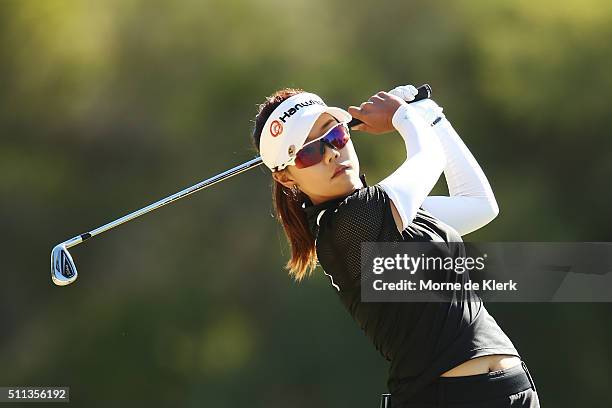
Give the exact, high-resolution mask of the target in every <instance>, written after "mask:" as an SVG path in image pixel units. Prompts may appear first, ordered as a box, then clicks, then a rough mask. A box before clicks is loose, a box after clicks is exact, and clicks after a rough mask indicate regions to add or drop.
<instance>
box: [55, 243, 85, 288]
mask: <svg viewBox="0 0 612 408" xmlns="http://www.w3.org/2000/svg"><path fill="white" fill-rule="evenodd" d="M77 276H78V275H77V269H76V266H75V265H74V261H73V260H72V257H71V256H70V252H68V249H66V245H65V244H59V245H56V246H55V248H53V251H51V279H52V280H53V283H55V284H56V285H58V286H65V285H69V284H71V283H72V282H74V281H75V280H76V278H77Z"/></svg>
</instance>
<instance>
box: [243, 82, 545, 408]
mask: <svg viewBox="0 0 612 408" xmlns="http://www.w3.org/2000/svg"><path fill="white" fill-rule="evenodd" d="M416 94H417V90H416V88H415V87H413V86H411V85H407V86H401V87H397V88H395V89H394V90H392V91H390V92H388V93H387V92H382V91H381V92H379V93H377V94H376V95H374V96H372V97H371V98H370V99H369V100H368V101H367V102H364V103H362V104H361V105H360V106H359V107H356V106H351V107H349V108H348V112H347V111H345V110H343V109H340V108H336V107H329V106H327V105H326V104H325V103H324V102H323V100H322V99H321V98H320V97H319V96H318V95H316V94H313V93H309V92H304V91H303V90H301V89H292V88H285V89H282V90H279V91H277V92H275V93H274V94H272V95H271V96H269V97H268V98H266V101H265V102H264V103H262V104H261V105H260V106H259V111H258V114H257V116H256V118H255V127H254V130H253V142H254V144H255V146H256V148H257V149H258V151H259V153H260V155H261V158H262V160H263V162H264V164H265V165H266V166H267V167H268V168H269V169H270V170H272V176H273V179H274V180H273V183H272V184H273V186H272V190H273V197H272V198H273V201H274V208H275V211H276V214H277V217H278V220H279V222H280V223H281V224H282V226H283V228H284V230H285V233H286V235H287V239H288V240H289V243H290V245H291V259H290V260H289V261H288V263H287V265H286V267H287V269H288V270H289V273H290V274H291V275H292V276H293V277H294V278H295V279H296V280H297V281H299V280H301V279H302V278H304V277H305V276H308V275H310V273H311V272H312V271H313V269H314V268H315V267H316V266H317V263H320V265H321V266H322V267H323V269H324V273H325V274H326V275H327V276H328V277H329V279H330V285H331V287H332V288H333V290H334V292H336V293H337V295H338V296H339V297H340V300H341V301H342V303H343V304H344V306H345V307H346V309H347V310H348V312H349V313H350V314H351V316H352V317H353V319H354V320H355V321H356V322H357V323H358V324H359V325H360V327H361V328H362V330H363V331H364V332H365V334H366V336H367V337H368V338H369V339H370V340H371V341H372V342H373V343H374V345H375V346H376V348H377V350H378V351H379V352H380V353H381V355H382V356H383V357H385V358H386V359H387V360H389V361H390V362H391V364H390V368H389V378H388V380H387V386H388V390H389V393H385V394H383V395H382V396H381V406H384V407H392V408H404V407H539V401H538V395H537V393H536V387H535V384H534V382H533V379H532V377H531V375H530V374H529V371H528V370H527V366H526V364H525V363H524V362H523V361H522V359H521V356H520V354H519V353H518V351H517V350H516V348H515V347H514V345H513V344H512V342H511V341H510V339H509V338H508V336H506V334H505V333H504V332H503V331H502V329H501V328H500V327H499V325H498V324H497V322H496V321H495V319H494V318H493V317H492V316H491V315H490V314H489V313H488V312H487V310H486V309H485V307H484V305H483V303H482V301H481V300H480V298H479V297H477V296H475V295H474V294H473V293H470V292H469V291H463V292H462V293H463V295H462V296H463V297H461V298H459V299H458V300H457V301H453V302H362V301H361V292H360V283H361V281H360V278H361V264H360V256H361V243H362V242H401V241H420V242H428V241H431V242H446V243H448V242H461V241H462V239H461V236H462V235H465V234H468V233H470V232H472V231H475V230H477V229H478V228H481V227H482V226H484V225H486V224H487V223H489V222H490V221H491V220H492V219H493V218H495V216H496V215H497V213H498V207H497V203H496V201H495V198H494V196H493V193H492V191H491V187H490V185H489V183H488V181H487V179H486V177H485V175H484V173H483V172H482V169H481V168H480V166H479V165H478V163H477V162H476V160H475V159H474V157H473V156H472V154H471V153H470V151H469V149H468V148H467V147H466V146H465V144H464V143H463V141H462V140H461V139H460V137H459V135H458V134H457V133H456V132H455V130H454V129H453V127H452V126H451V124H450V123H449V121H448V120H447V119H446V117H445V115H444V114H442V108H441V107H440V106H438V105H437V104H436V103H435V102H434V101H433V100H431V99H425V100H422V101H418V102H413V103H411V104H408V103H407V102H406V101H410V100H413V99H414V96H415V95H416ZM353 117H354V118H356V119H359V120H361V121H362V122H363V124H360V125H358V126H356V127H354V128H353V129H356V130H361V131H364V132H368V133H371V134H382V133H387V132H390V131H393V130H397V131H398V132H399V134H400V135H401V136H402V138H403V139H404V142H405V145H406V151H407V158H406V160H405V161H404V163H403V164H402V165H401V166H400V167H399V168H397V169H396V170H395V171H394V172H393V173H392V174H390V175H389V176H387V177H386V178H385V179H384V180H382V181H381V182H379V183H377V184H375V185H373V186H368V185H367V183H366V179H365V174H361V175H360V172H359V160H358V158H357V153H356V152H355V148H354V146H353V144H352V141H351V139H350V133H349V128H348V125H347V124H348V122H349V121H350V120H351V119H352V118H353ZM442 172H444V175H445V178H446V182H447V184H448V189H449V193H450V197H444V196H428V194H429V192H430V191H431V190H432V188H433V187H434V185H435V184H436V181H437V180H438V178H439V177H440V175H441V174H442ZM464 295H465V296H464Z"/></svg>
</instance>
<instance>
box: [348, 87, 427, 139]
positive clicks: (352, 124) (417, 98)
mask: <svg viewBox="0 0 612 408" xmlns="http://www.w3.org/2000/svg"><path fill="white" fill-rule="evenodd" d="M417 90H418V91H419V92H418V93H417V94H416V96H415V97H414V99H413V100H411V101H406V102H408V103H413V102H417V101H421V100H423V99H429V98H431V86H430V85H429V84H423V85H421V86H419V87H418V88H417ZM361 123H363V122H362V121H360V120H359V119H355V118H353V119H352V120H351V121H350V122H349V123H348V127H349V129H352V128H353V127H355V126H357V125H359V124H361Z"/></svg>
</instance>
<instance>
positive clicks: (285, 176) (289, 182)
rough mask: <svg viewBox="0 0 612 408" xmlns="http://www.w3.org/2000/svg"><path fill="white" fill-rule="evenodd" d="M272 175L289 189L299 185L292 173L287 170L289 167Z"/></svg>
mask: <svg viewBox="0 0 612 408" xmlns="http://www.w3.org/2000/svg"><path fill="white" fill-rule="evenodd" d="M272 177H274V180H276V181H277V182H279V183H280V184H282V185H283V186H285V187H287V188H289V189H291V188H293V187H294V186H296V185H297V184H296V183H295V180H294V179H293V177H291V175H290V174H289V172H288V171H287V169H283V170H280V171H274V172H272Z"/></svg>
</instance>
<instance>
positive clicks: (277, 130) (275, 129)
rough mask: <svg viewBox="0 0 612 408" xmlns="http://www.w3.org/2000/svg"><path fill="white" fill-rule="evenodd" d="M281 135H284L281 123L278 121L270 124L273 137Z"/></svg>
mask: <svg viewBox="0 0 612 408" xmlns="http://www.w3.org/2000/svg"><path fill="white" fill-rule="evenodd" d="M281 133H283V124H282V123H280V122H279V121H278V120H275V121H273V122H272V123H271V124H270V134H271V135H272V136H273V137H276V136H278V135H280V134H281Z"/></svg>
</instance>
